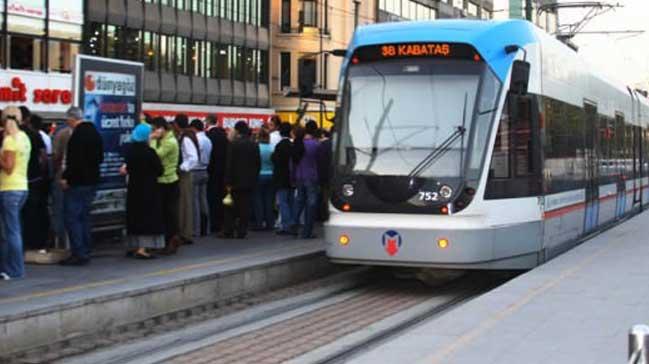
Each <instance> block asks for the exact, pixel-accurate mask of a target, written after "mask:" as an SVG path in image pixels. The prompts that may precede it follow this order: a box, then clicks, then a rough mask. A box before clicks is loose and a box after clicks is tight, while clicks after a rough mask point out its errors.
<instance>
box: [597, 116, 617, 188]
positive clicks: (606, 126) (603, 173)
mask: <svg viewBox="0 0 649 364" xmlns="http://www.w3.org/2000/svg"><path fill="white" fill-rule="evenodd" d="M614 133H615V121H614V120H613V119H611V118H609V117H606V116H600V121H599V150H600V160H599V181H600V182H599V183H600V184H601V185H604V184H609V183H614V182H615V178H616V175H617V164H616V163H615V159H614V157H613V150H614V149H615V135H614Z"/></svg>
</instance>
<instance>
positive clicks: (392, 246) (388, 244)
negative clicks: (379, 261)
mask: <svg viewBox="0 0 649 364" xmlns="http://www.w3.org/2000/svg"><path fill="white" fill-rule="evenodd" d="M381 240H382V241H381V243H382V244H383V249H385V252H386V253H388V255H389V256H391V257H392V256H395V255H397V253H398V252H399V249H401V243H402V240H401V235H399V233H398V232H396V231H394V230H388V231H386V232H385V233H383V237H382V239H381Z"/></svg>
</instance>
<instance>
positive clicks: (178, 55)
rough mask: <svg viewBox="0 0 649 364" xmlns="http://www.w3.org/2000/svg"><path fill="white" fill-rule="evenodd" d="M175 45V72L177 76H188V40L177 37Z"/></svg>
mask: <svg viewBox="0 0 649 364" xmlns="http://www.w3.org/2000/svg"><path fill="white" fill-rule="evenodd" d="M175 41H176V42H175V45H174V51H173V54H174V58H175V69H174V71H175V72H176V73H177V74H181V75H187V74H189V69H188V66H189V65H188V62H187V55H188V53H187V38H184V37H176V38H175Z"/></svg>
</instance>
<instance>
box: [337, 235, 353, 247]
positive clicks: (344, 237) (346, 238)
mask: <svg viewBox="0 0 649 364" xmlns="http://www.w3.org/2000/svg"><path fill="white" fill-rule="evenodd" d="M350 241H351V240H350V239H349V236H347V235H345V234H342V235H340V236H339V237H338V244H340V245H342V246H345V245H347V244H349V242H350Z"/></svg>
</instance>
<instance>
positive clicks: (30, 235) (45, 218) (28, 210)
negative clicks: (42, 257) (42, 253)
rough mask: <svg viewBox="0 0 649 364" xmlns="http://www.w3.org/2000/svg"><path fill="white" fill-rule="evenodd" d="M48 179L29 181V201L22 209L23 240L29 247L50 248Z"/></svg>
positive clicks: (37, 248)
mask: <svg viewBox="0 0 649 364" xmlns="http://www.w3.org/2000/svg"><path fill="white" fill-rule="evenodd" d="M47 193H48V181H46V180H39V181H34V182H30V183H29V193H28V194H27V201H25V206H24V207H23V209H22V213H21V215H22V221H23V242H24V244H25V247H26V248H27V249H32V250H39V249H46V248H48V247H49V246H48V241H47V240H48V238H49V236H48V235H49V234H48V233H49V231H50V216H49V212H48V210H47Z"/></svg>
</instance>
